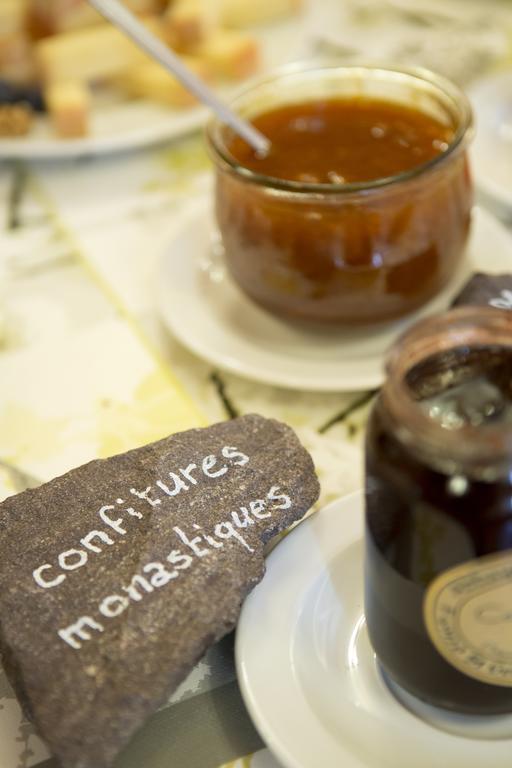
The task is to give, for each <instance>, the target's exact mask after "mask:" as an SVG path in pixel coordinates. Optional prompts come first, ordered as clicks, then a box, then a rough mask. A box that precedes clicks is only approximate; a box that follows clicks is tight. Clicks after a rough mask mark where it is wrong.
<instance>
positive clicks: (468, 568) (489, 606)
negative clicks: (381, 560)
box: [423, 550, 512, 688]
mask: <svg viewBox="0 0 512 768" xmlns="http://www.w3.org/2000/svg"><path fill="white" fill-rule="evenodd" d="M423 615H424V619H425V624H426V627H427V631H428V634H429V636H430V639H431V640H432V643H433V644H434V646H435V647H436V649H437V650H438V651H439V653H440V654H441V656H443V657H444V658H445V659H446V661H448V663H449V664H451V665H452V666H453V667H455V668H456V669H458V670H459V671H460V672H463V673H464V674H465V675H468V676H469V677H472V678H474V679H475V680H479V681H480V682H482V683H489V684H491V685H500V686H504V687H509V688H512V551H511V550H508V551H507V552H505V553H499V554H495V555H488V556H486V557H482V558H480V559H478V560H471V561H470V562H467V563H463V564H462V565H459V566H456V567H455V568H451V569H450V570H448V571H445V572H444V573H442V574H441V575H440V576H438V577H437V578H436V579H435V580H434V581H433V582H432V583H431V584H430V586H429V588H428V590H427V593H426V595H425V600H424V604H423Z"/></svg>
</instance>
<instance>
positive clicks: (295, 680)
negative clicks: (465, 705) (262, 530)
mask: <svg viewBox="0 0 512 768" xmlns="http://www.w3.org/2000/svg"><path fill="white" fill-rule="evenodd" d="M362 536H363V496H362V494H360V493H357V494H354V495H352V496H348V497H346V498H344V499H342V500H340V501H336V502H334V503H333V504H330V505H329V506H327V507H326V508H325V509H323V510H322V511H321V512H319V513H317V514H316V515H313V516H312V517H310V518H309V519H308V520H306V521H305V522H304V523H302V524H300V525H299V526H298V527H297V528H295V529H294V530H293V531H292V533H290V534H289V535H288V536H287V537H286V538H285V539H284V541H282V542H281V543H280V544H279V545H278V546H277V547H276V549H275V550H274V551H273V552H272V553H271V555H270V557H269V558H268V561H267V573H266V575H265V578H264V579H263V581H262V582H261V584H259V585H258V586H257V587H256V588H255V589H254V591H253V592H252V593H251V595H250V596H249V598H248V599H247V600H246V602H245V603H244V607H243V609H242V614H241V617H240V621H239V623H238V629H237V636H236V648H235V653H236V663H237V672H238V679H239V682H240V685H241V689H242V694H243V697H244V700H245V703H246V705H247V708H248V710H249V713H250V715H251V717H252V719H253V721H254V723H255V725H256V727H257V728H258V730H259V732H260V734H261V736H262V737H263V739H264V740H265V742H266V743H267V745H268V746H269V748H270V749H271V750H272V752H273V753H274V755H275V756H276V757H277V758H278V760H279V761H280V762H281V763H282V764H283V766H286V768H482V767H483V766H489V768H490V767H491V766H492V768H510V760H511V757H510V756H511V754H512V740H508V739H507V740H505V739H504V740H497V741H489V740H484V739H482V740H480V739H474V738H471V739H470V738H464V737H462V736H455V735H452V734H450V733H446V732H445V731H441V730H438V729H436V728H434V727H432V726H431V725H428V724H427V723H426V722H424V721H422V720H420V719H419V718H418V717H416V716H415V715H413V714H412V713H410V712H409V711H408V710H406V709H405V708H404V707H402V705H401V704H399V703H398V701H397V700H396V699H395V698H394V697H393V695H392V694H391V693H390V691H389V689H388V688H387V686H386V684H385V683H384V681H383V679H382V677H381V675H380V674H379V671H378V667H377V664H376V661H375V656H374V653H373V651H372V649H371V646H370V644H369V640H368V635H367V632H366V625H365V621H364V616H363V541H362Z"/></svg>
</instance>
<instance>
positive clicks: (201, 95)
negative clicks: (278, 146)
mask: <svg viewBox="0 0 512 768" xmlns="http://www.w3.org/2000/svg"><path fill="white" fill-rule="evenodd" d="M89 3H90V5H92V6H93V7H94V8H96V10H97V11H98V12H99V13H101V15H102V16H104V17H105V18H106V19H107V20H108V21H110V22H112V24H114V25H115V26H116V27H118V29H120V30H122V31H123V32H124V33H125V34H126V35H127V36H128V37H130V38H131V39H132V40H133V41H134V43H136V44H137V45H138V46H139V47H140V48H142V49H143V50H144V51H146V53H148V54H149V55H150V56H151V57H152V58H153V59H156V61H158V62H159V63H160V64H161V65H162V66H163V67H165V69H167V70H168V71H169V72H171V74H173V75H174V76H175V77H177V78H178V80H179V81H180V82H181V83H182V84H183V85H184V86H185V88H187V90H189V91H190V92H191V93H193V94H194V96H196V97H197V98H198V99H199V101H202V102H203V104H206V105H207V106H209V107H211V109H212V110H213V111H214V112H215V113H216V115H217V117H218V118H219V120H220V121H221V122H222V123H226V125H229V126H230V127H231V128H232V129H233V130H234V131H235V133H237V134H238V135H239V136H241V137H242V138H243V139H245V141H246V142H247V143H248V144H250V146H251V147H252V148H253V149H255V150H256V152H258V153H261V154H266V153H267V152H268V151H269V149H270V141H269V140H268V139H267V138H266V136H264V135H263V134H262V133H260V132H259V131H258V130H257V129H256V128H254V126H252V125H251V124H250V123H249V122H247V121H246V120H244V119H243V118H241V117H239V116H238V115H236V114H235V113H234V112H233V111H232V110H231V109H230V108H229V107H228V106H227V105H226V104H224V102H222V101H221V100H220V99H219V98H218V97H217V96H216V95H215V93H213V91H212V90H211V89H210V88H208V86H206V85H205V84H204V83H203V82H202V81H201V80H200V79H199V78H198V77H197V76H196V75H195V74H194V73H193V72H191V71H190V70H189V69H188V67H186V66H185V64H183V61H182V60H181V59H180V57H179V56H177V55H176V54H175V53H174V51H173V50H171V49H170V48H168V47H167V46H166V45H165V44H164V43H163V42H162V41H161V40H159V39H158V38H157V37H156V36H155V35H154V34H153V33H152V32H150V31H149V29H147V28H146V27H145V26H144V25H143V24H141V22H140V21H139V20H138V19H137V17H136V16H134V15H133V14H132V13H131V11H129V10H128V9H127V8H126V7H125V6H124V5H123V4H122V3H121V2H119V0H89Z"/></svg>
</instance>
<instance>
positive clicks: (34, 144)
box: [0, 0, 307, 159]
mask: <svg viewBox="0 0 512 768" xmlns="http://www.w3.org/2000/svg"><path fill="white" fill-rule="evenodd" d="M124 2H125V3H126V5H127V6H128V7H129V8H130V9H131V10H132V11H134V12H136V13H137V14H138V15H140V16H141V18H142V19H143V20H144V22H145V23H146V24H147V25H148V26H149V27H150V28H151V29H152V31H154V32H155V33H156V34H157V35H158V36H159V37H160V38H161V39H163V40H165V42H166V43H167V44H168V45H169V46H170V47H172V48H173V49H174V50H176V51H178V52H179V53H180V55H183V56H184V57H185V61H186V62H187V63H188V64H189V66H190V67H191V68H192V69H193V70H194V71H195V72H196V74H198V75H199V76H200V77H202V78H204V79H205V81H206V82H207V83H208V84H209V85H211V86H213V87H214V88H216V89H217V90H218V92H219V94H220V95H222V96H224V97H225V98H227V99H229V98H230V97H231V96H232V95H233V94H234V93H235V92H236V91H237V90H238V89H239V88H240V87H241V86H243V84H244V83H245V82H246V81H247V80H248V79H249V78H250V77H252V76H253V75H259V74H261V73H262V72H265V71H268V70H270V69H272V68H274V67H275V66H278V65H280V64H283V63H286V62H287V61H290V60H293V59H295V58H299V57H300V56H301V55H302V54H303V53H304V50H305V44H306V28H307V23H306V13H305V5H306V0H258V2H257V3H256V2H254V0H124ZM34 85H35V88H36V92H37V90H40V92H41V94H42V97H43V99H44V102H45V104H46V113H43V114H41V113H38V112H36V111H34V110H32V108H31V106H30V104H25V103H24V101H23V93H24V89H25V88H26V87H27V86H28V87H29V89H33V88H34ZM19 91H21V94H22V95H21V97H20V95H19ZM12 102H15V103H12ZM207 115H208V112H207V110H206V109H205V108H203V107H201V106H198V105H197V103H196V102H195V101H194V99H193V97H191V96H190V94H188V93H187V92H186V91H185V90H184V88H183V86H181V85H180V84H179V83H178V82H177V81H176V80H175V79H173V77H172V76H171V75H169V74H168V73H167V72H166V71H164V70H163V69H162V67H160V66H159V65H158V64H157V63H154V62H153V61H151V60H150V59H149V58H148V57H147V56H146V55H145V54H144V53H142V52H141V51H139V49H137V47H136V46H135V45H134V43H132V42H131V41H129V40H127V39H126V38H125V37H124V36H123V35H122V33H120V32H119V31H118V30H116V29H114V28H113V27H112V26H111V25H110V24H108V22H106V21H104V20H103V19H101V17H100V16H99V15H97V14H96V12H95V11H94V10H93V9H92V8H91V7H90V6H89V5H88V3H87V1H86V0H0V159H6V158H25V159H58V158H66V157H79V156H87V155H96V154H102V153H111V152H119V151H124V150H131V149H135V148H138V147H143V146H148V145H150V144H154V143H158V142H161V141H165V140H168V139H173V138H177V137H179V136H181V135H184V134H185V133H187V132H189V131H192V130H195V129H197V128H199V127H200V126H201V125H202V124H203V123H204V121H205V119H206V118H207Z"/></svg>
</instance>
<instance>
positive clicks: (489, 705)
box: [365, 307, 512, 715]
mask: <svg viewBox="0 0 512 768" xmlns="http://www.w3.org/2000/svg"><path fill="white" fill-rule="evenodd" d="M365 584H366V595H365V612H366V618H367V623H368V630H369V635H370V640H371V643H372V645H373V648H374V650H375V652H376V655H377V657H378V660H379V663H380V665H381V667H382V669H383V671H384V672H385V674H386V676H387V677H388V678H390V679H391V681H392V682H394V683H396V684H398V685H399V686H400V687H401V688H402V689H404V690H405V691H406V692H408V693H410V694H412V695H413V696H414V697H417V698H419V699H421V700H422V701H423V702H427V703H428V704H432V705H435V706H437V707H441V708H444V709H446V710H451V711H453V712H460V713H466V714H473V715H487V714H499V713H506V712H512V314H511V313H507V312H505V311H500V310H495V309H490V308H473V307H472V308H463V309H457V310H452V311H451V312H449V313H446V314H444V315H440V316H437V317H435V318H432V319H429V320H426V321H423V322H421V323H419V324H417V325H416V326H414V327H413V328H412V329H411V330H410V331H409V332H407V333H406V334H405V335H404V336H403V337H402V338H401V339H400V340H399V341H398V342H397V343H396V344H395V346H394V348H393V349H392V351H391V354H390V356H389V360H388V364H387V380H386V383H385V385H384V387H383V389H382V392H381V394H380V396H379V398H378V400H377V402H376V404H375V406H374V409H373V412H372V414H371V417H370V421H369V426H368V433H367V442H366V564H365Z"/></svg>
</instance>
